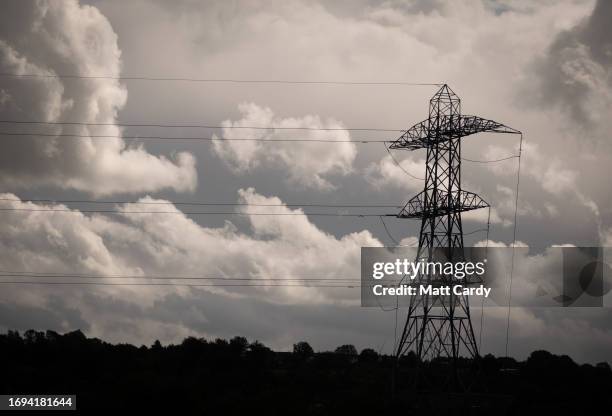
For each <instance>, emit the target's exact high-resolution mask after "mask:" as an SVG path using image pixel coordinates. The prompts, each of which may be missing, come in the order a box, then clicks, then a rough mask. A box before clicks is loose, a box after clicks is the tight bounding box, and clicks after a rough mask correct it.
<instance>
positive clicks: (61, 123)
mask: <svg viewBox="0 0 612 416" xmlns="http://www.w3.org/2000/svg"><path fill="white" fill-rule="evenodd" d="M0 123H3V124H36V125H50V126H112V127H156V128H200V129H245V130H312V131H381V132H403V131H404V130H401V129H383V128H365V127H358V128H355V127H354V128H349V127H286V126H283V127H280V126H234V125H229V126H223V125H211V124H199V123H188V124H167V123H162V124H160V123H155V124H152V123H136V122H119V121H118V122H114V123H97V122H82V121H42V120H0Z"/></svg>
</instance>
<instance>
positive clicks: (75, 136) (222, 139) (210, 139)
mask: <svg viewBox="0 0 612 416" xmlns="http://www.w3.org/2000/svg"><path fill="white" fill-rule="evenodd" d="M0 136H17V137H20V136H28V137H54V138H55V137H66V138H73V139H124V140H172V141H179V140H196V141H208V142H213V141H220V142H301V143H304V142H313V143H355V144H360V143H385V140H372V139H333V138H330V139H302V138H295V139H288V138H287V139H285V138H269V139H265V138H262V137H261V138H259V137H244V138H242V137H231V138H225V137H189V136H181V137H168V136H119V135H99V134H70V133H59V134H53V133H15V132H0Z"/></svg>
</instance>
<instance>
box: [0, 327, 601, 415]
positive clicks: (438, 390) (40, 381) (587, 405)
mask: <svg viewBox="0 0 612 416" xmlns="http://www.w3.org/2000/svg"><path fill="white" fill-rule="evenodd" d="M0 360H2V362H1V365H2V367H1V368H2V377H1V378H0V393H2V394H11V393H12V394H27V393H31V394H41V393H44V394H53V393H57V394H76V395H77V406H78V408H79V410H81V411H84V410H85V411H87V410H90V411H97V412H100V411H113V412H117V411H120V410H136V409H139V410H155V411H158V412H161V411H164V412H168V411H170V412H172V414H179V413H186V412H189V413H201V414H224V415H225V414H237V413H244V412H249V413H250V414H260V413H261V414H267V415H274V414H283V415H285V414H292V415H293V414H347V413H351V414H353V415H354V414H370V415H381V414H391V413H393V414H399V413H401V414H423V413H426V412H427V413H428V414H440V413H442V414H446V413H449V414H451V413H452V414H488V415H498V414H517V415H518V414H538V415H541V414H555V415H559V414H589V412H595V411H596V410H597V409H598V408H600V409H606V408H607V409H609V408H610V405H611V404H612V395H611V394H610V391H612V371H611V370H610V366H609V365H608V364H607V363H600V364H598V365H596V366H591V365H587V364H585V365H578V364H576V363H575V362H574V361H572V360H571V359H570V358H569V357H567V356H557V355H553V354H551V353H549V352H546V351H535V352H533V353H532V354H531V356H530V357H529V358H528V359H527V360H526V361H524V362H517V361H515V360H513V359H508V358H495V357H493V356H492V355H487V356H485V357H483V358H482V359H481V360H480V361H479V362H478V363H474V362H471V361H468V360H462V361H461V362H460V363H459V368H460V374H459V376H460V377H459V378H460V380H461V381H460V384H461V386H462V387H461V388H460V389H459V391H461V393H457V392H455V393H453V390H454V391H458V390H457V389H456V388H451V387H450V386H451V385H452V383H449V377H448V374H449V371H448V370H449V368H450V367H449V363H448V362H445V361H444V360H437V361H434V362H427V363H419V362H418V361H417V359H416V357H414V355H408V356H406V357H403V358H402V360H401V362H400V363H399V367H398V371H397V373H396V377H395V384H393V381H392V380H393V379H394V377H393V373H394V371H393V369H394V367H395V360H394V359H393V358H392V357H389V356H385V355H379V354H378V353H377V352H376V351H374V350H372V349H364V350H363V351H361V353H360V354H358V353H357V350H356V349H355V347H354V346H352V345H343V346H340V347H338V348H337V349H336V351H335V352H318V353H315V352H314V351H313V350H312V348H311V347H310V345H309V344H308V343H306V342H299V343H297V344H295V345H294V349H293V352H274V351H272V350H270V349H269V348H267V347H266V346H265V345H263V344H262V343H260V342H257V341H255V342H251V343H249V342H248V341H247V340H246V339H245V338H243V337H234V338H232V339H231V340H230V341H229V342H228V341H226V340H223V339H216V340H205V339H198V338H193V337H190V338H186V339H185V340H184V341H183V342H182V343H181V344H180V345H168V346H163V345H161V344H160V343H159V342H155V343H154V344H153V345H152V346H151V347H145V346H142V347H135V346H133V345H125V344H118V345H112V344H109V343H106V342H103V341H101V340H99V339H92V338H87V337H85V335H83V333H82V332H80V331H75V332H70V333H67V334H64V335H60V334H58V333H56V332H52V331H47V332H46V333H43V332H36V331H32V330H30V331H27V332H25V334H23V336H22V335H20V334H19V333H17V332H15V331H9V332H8V333H7V334H2V335H0ZM417 373H418V377H419V386H421V387H419V389H418V390H415V388H414V380H415V377H416V374H417ZM393 385H395V391H396V393H395V395H393V394H392V392H393V391H394V389H393V388H392V386H393ZM466 392H467V393H466ZM431 410H433V412H431ZM593 414H595V413H593Z"/></svg>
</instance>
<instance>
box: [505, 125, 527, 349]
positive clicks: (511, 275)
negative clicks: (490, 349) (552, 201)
mask: <svg viewBox="0 0 612 416" xmlns="http://www.w3.org/2000/svg"><path fill="white" fill-rule="evenodd" d="M522 154H523V133H521V139H520V141H519V152H518V167H517V169H516V195H515V199H514V230H513V231H512V259H511V261H510V282H509V284H508V316H507V319H506V357H508V344H509V341H510V306H511V304H512V278H513V277H514V252H515V247H516V229H517V218H518V201H519V186H520V183H521V156H522Z"/></svg>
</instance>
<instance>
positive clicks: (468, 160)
mask: <svg viewBox="0 0 612 416" xmlns="http://www.w3.org/2000/svg"><path fill="white" fill-rule="evenodd" d="M517 157H519V156H518V155H512V156H508V157H504V158H501V159H493V160H474V159H467V158H465V157H462V158H461V160H465V161H466V162H473V163H495V162H502V161H504V160H509V159H514V158H517Z"/></svg>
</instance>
